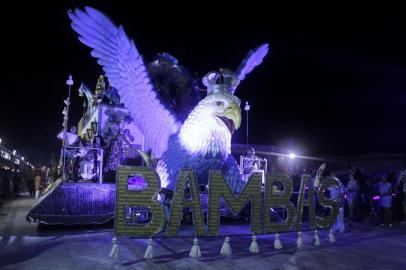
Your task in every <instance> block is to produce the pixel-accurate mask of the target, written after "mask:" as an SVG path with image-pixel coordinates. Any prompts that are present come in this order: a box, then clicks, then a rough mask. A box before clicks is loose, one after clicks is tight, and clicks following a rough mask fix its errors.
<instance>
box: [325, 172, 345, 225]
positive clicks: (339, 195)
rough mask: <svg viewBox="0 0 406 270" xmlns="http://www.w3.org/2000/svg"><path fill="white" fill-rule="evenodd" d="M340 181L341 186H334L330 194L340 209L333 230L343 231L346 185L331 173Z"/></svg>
mask: <svg viewBox="0 0 406 270" xmlns="http://www.w3.org/2000/svg"><path fill="white" fill-rule="evenodd" d="M331 176H332V177H334V178H335V179H336V180H337V181H338V182H339V187H338V188H337V187H332V188H330V189H329V190H330V196H331V198H332V199H334V200H335V201H336V202H337V203H338V206H339V209H338V216H337V222H336V223H335V224H334V225H333V230H334V231H336V232H340V233H343V232H344V231H345V225H344V194H345V187H344V185H343V183H342V182H341V181H340V180H339V179H338V178H337V177H336V176H335V175H334V174H331Z"/></svg>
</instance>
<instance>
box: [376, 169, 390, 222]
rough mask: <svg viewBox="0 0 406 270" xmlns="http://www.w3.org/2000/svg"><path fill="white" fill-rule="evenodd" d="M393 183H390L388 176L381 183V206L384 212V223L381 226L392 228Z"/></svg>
mask: <svg viewBox="0 0 406 270" xmlns="http://www.w3.org/2000/svg"><path fill="white" fill-rule="evenodd" d="M392 192H393V187H392V183H390V182H388V179H387V176H386V175H384V176H382V180H381V182H380V183H379V195H380V200H379V204H380V207H381V210H382V221H383V222H382V223H381V226H384V225H385V224H386V225H388V226H389V227H392Z"/></svg>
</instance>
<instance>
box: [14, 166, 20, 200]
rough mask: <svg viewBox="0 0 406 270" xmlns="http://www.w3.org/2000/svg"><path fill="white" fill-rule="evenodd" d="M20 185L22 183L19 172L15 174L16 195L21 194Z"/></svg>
mask: <svg viewBox="0 0 406 270" xmlns="http://www.w3.org/2000/svg"><path fill="white" fill-rule="evenodd" d="M20 185H21V177H20V174H19V173H18V172H17V173H16V174H15V175H14V176H13V193H14V195H15V196H19V195H20Z"/></svg>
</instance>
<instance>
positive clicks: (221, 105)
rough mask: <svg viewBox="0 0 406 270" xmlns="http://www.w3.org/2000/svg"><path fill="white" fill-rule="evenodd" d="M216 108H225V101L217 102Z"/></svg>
mask: <svg viewBox="0 0 406 270" xmlns="http://www.w3.org/2000/svg"><path fill="white" fill-rule="evenodd" d="M216 106H217V107H223V106H224V102H223V101H216Z"/></svg>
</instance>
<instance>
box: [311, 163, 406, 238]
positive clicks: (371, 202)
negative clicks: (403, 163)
mask: <svg viewBox="0 0 406 270" xmlns="http://www.w3.org/2000/svg"><path fill="white" fill-rule="evenodd" d="M323 176H333V177H336V178H337V179H338V180H339V182H340V186H339V188H334V189H331V190H330V194H331V196H332V197H333V198H334V199H335V200H336V201H338V202H339V205H340V211H339V218H338V220H340V215H341V218H342V219H343V221H344V218H345V219H346V220H347V221H348V223H347V224H348V226H362V225H365V224H367V223H371V222H372V223H378V224H380V226H388V227H392V226H393V224H394V223H395V222H396V223H405V222H406V170H405V171H400V172H381V173H369V172H366V171H363V170H361V169H359V168H352V169H350V170H348V171H347V172H345V173H332V172H328V171H324V173H323ZM315 178H317V176H316V177H315ZM343 221H342V223H343ZM343 224H344V223H343ZM336 230H337V231H341V232H343V231H344V230H345V229H344V225H341V226H340V224H336Z"/></svg>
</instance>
